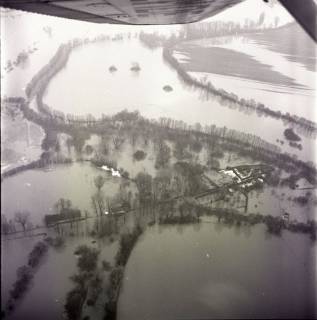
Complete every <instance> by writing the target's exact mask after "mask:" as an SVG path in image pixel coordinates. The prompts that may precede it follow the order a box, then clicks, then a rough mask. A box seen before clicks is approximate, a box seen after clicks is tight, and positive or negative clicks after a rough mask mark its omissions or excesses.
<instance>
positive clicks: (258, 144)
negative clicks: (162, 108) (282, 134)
mask: <svg viewBox="0 0 317 320" xmlns="http://www.w3.org/2000/svg"><path fill="white" fill-rule="evenodd" d="M8 101H9V102H14V101H16V103H18V105H19V106H20V108H21V110H22V111H23V113H24V115H25V116H26V117H27V118H29V119H30V120H31V121H32V119H33V120H34V121H35V122H36V123H37V124H39V125H41V126H43V127H44V128H45V127H50V128H54V129H56V130H59V131H62V132H65V133H68V134H70V135H72V134H74V133H75V132H78V131H79V130H80V131H83V132H86V133H87V132H89V133H90V134H93V133H94V134H99V135H109V134H111V135H113V134H116V133H117V134H118V132H119V131H120V135H121V136H123V135H124V133H126V134H127V135H128V136H130V133H131V132H132V131H133V132H134V134H135V136H138V135H139V136H141V133H142V136H146V139H147V140H148V139H149V138H150V137H152V139H153V141H156V145H158V148H157V149H158V150H159V152H158V153H157V159H156V166H157V168H162V167H163V168H164V167H166V165H167V164H168V162H169V159H170V154H171V150H170V148H169V146H168V145H167V144H166V142H164V139H168V140H172V141H178V145H181V143H179V141H180V138H179V137H180V136H183V137H194V139H192V140H193V141H194V143H195V144H197V148H200V144H202V143H206V142H208V143H209V144H210V147H211V149H214V148H215V147H216V146H218V147H219V148H221V149H222V150H227V151H229V152H235V153H237V154H239V155H240V156H245V157H251V158H252V159H254V160H259V161H261V162H263V163H272V164H273V165H274V166H276V167H279V168H281V169H284V170H286V171H287V172H293V174H298V173H300V174H301V176H303V177H305V178H307V180H308V181H309V182H311V183H312V184H316V183H317V179H316V177H317V172H316V168H315V167H314V165H313V164H311V163H305V162H303V161H301V160H298V159H295V158H293V157H292V156H290V155H288V154H286V153H281V149H280V148H279V147H278V146H276V145H273V144H270V143H268V142H266V141H264V140H263V139H261V138H260V137H258V136H255V135H251V134H247V133H244V132H239V131H236V130H231V129H227V128H226V127H223V128H221V127H216V126H215V125H206V126H204V127H203V126H201V125H200V124H196V125H194V126H191V125H188V124H186V123H185V122H184V121H177V120H174V119H170V118H161V119H159V120H153V119H151V120H148V119H145V118H143V117H142V116H140V114H139V113H138V112H128V111H126V110H125V111H122V112H120V113H119V114H117V115H115V116H113V117H111V118H109V117H108V118H103V119H101V120H100V122H96V123H95V124H94V126H91V127H86V126H80V125H78V124H77V125H76V126H75V125H74V124H66V123H63V124H61V123H57V122H56V121H55V120H53V119H50V120H47V119H43V118H41V117H39V116H38V115H37V114H34V111H33V110H31V109H30V108H28V106H27V104H26V103H25V101H24V100H23V99H22V101H21V99H19V98H11V99H8ZM194 148H195V147H194ZM181 149H182V148H180V150H181ZM181 151H182V150H181ZM211 158H213V159H216V160H217V157H211ZM104 160H105V159H100V161H96V162H99V163H100V164H102V162H103V161H104ZM212 162H215V161H213V160H212ZM38 165H39V163H33V164H31V165H30V168H32V167H36V166H38ZM217 165H218V163H217V162H215V166H217ZM15 170H16V171H19V170H20V169H14V170H13V171H15ZM21 170H24V167H23V168H21ZM6 174H11V172H10V171H8V172H7V173H5V174H4V176H6Z"/></svg>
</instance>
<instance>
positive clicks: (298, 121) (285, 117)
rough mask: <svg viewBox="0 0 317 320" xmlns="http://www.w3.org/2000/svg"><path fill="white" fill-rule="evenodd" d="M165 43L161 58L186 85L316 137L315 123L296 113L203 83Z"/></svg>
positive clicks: (170, 46) (172, 48) (172, 46)
mask: <svg viewBox="0 0 317 320" xmlns="http://www.w3.org/2000/svg"><path fill="white" fill-rule="evenodd" d="M175 44H176V43H174V44H172V45H166V46H164V47H163V59H164V60H165V61H166V62H167V63H168V64H169V65H170V66H171V67H172V68H173V69H174V70H175V71H176V72H177V74H178V75H179V77H180V78H181V79H182V80H183V82H184V83H185V84H186V85H188V86H193V87H196V88H198V89H201V90H204V91H206V92H207V93H209V94H212V95H215V96H218V97H221V98H222V99H224V100H227V101H229V102H231V103H235V104H238V105H239V106H242V107H245V108H247V109H252V110H254V111H255V112H256V113H257V114H258V115H259V116H260V115H262V114H263V115H266V116H269V117H272V118H273V119H277V120H282V121H283V122H284V124H285V125H287V124H292V125H295V126H298V127H299V128H300V129H302V130H303V131H306V132H307V133H308V134H309V136H312V137H313V138H316V136H317V124H316V123H315V122H312V121H310V120H307V119H305V118H303V117H298V116H296V115H290V114H288V113H286V114H284V113H282V112H281V111H274V110H272V109H270V108H268V107H265V105H264V104H262V103H254V102H252V101H251V100H250V101H249V100H246V99H244V98H239V97H238V96H237V95H235V94H233V93H228V92H226V91H225V90H224V89H216V88H215V87H214V86H213V85H212V84H211V83H210V82H207V83H203V82H201V81H199V80H197V79H195V78H194V77H192V76H191V75H189V74H188V72H186V71H185V70H184V69H183V68H182V66H181V65H180V63H179V62H178V61H177V59H176V58H175V57H174V56H173V51H174V45H175Z"/></svg>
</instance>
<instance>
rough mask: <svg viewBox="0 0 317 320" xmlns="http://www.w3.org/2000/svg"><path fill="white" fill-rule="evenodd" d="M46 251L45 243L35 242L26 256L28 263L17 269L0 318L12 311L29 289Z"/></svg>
mask: <svg viewBox="0 0 317 320" xmlns="http://www.w3.org/2000/svg"><path fill="white" fill-rule="evenodd" d="M47 250H48V245H47V244H46V243H45V242H43V241H39V242H37V243H36V244H35V246H34V247H33V249H32V251H31V252H30V253H29V255H28V263H27V264H26V265H24V266H22V267H19V268H18V269H17V273H16V274H17V280H16V281H15V282H14V283H13V286H12V290H11V291H10V296H9V299H8V301H7V303H6V307H5V311H3V312H2V316H5V315H6V314H10V313H11V312H12V311H14V308H15V304H16V303H17V301H18V300H20V299H21V298H22V297H23V296H24V295H25V293H26V291H27V290H28V289H29V287H30V284H31V282H32V279H33V277H34V273H35V271H36V268H37V267H38V265H39V263H40V261H41V259H42V258H43V256H44V255H45V254H46V252H47Z"/></svg>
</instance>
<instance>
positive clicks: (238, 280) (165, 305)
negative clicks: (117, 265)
mask: <svg viewBox="0 0 317 320" xmlns="http://www.w3.org/2000/svg"><path fill="white" fill-rule="evenodd" d="M315 253H316V244H315V245H312V244H311V242H310V240H309V239H308V237H305V236H302V235H294V234H290V233H287V232H285V233H283V236H282V238H281V239H280V238H276V237H268V236H267V235H266V233H265V231H264V228H263V226H257V227H254V228H250V229H249V228H247V229H244V228H228V227H225V226H223V225H221V224H217V223H215V224H214V223H212V222H211V221H206V222H203V223H201V224H199V225H189V226H171V227H167V226H164V227H159V226H153V227H151V228H148V230H147V231H146V232H145V234H144V235H143V236H142V238H141V239H140V240H139V242H138V243H137V245H136V247H135V249H134V251H133V252H132V255H131V257H130V259H129V261H128V264H127V266H126V271H125V276H124V281H123V286H122V288H121V294H120V298H119V304H118V319H119V320H128V319H129V320H136V319H138V320H145V319H156V320H160V319H162V320H163V319H212V318H216V319H219V318H240V319H241V318H249V319H254V318H288V317H291V318H305V317H309V316H310V317H312V316H313V314H314V306H315V302H316V301H315V300H314V299H315V296H314V293H316V292H315V291H314V290H315V285H316V277H315V260H314V259H315Z"/></svg>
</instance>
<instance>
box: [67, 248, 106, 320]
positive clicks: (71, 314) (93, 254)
mask: <svg viewBox="0 0 317 320" xmlns="http://www.w3.org/2000/svg"><path fill="white" fill-rule="evenodd" d="M75 254H76V255H77V256H78V262H77V267H78V273H77V274H75V275H73V276H72V277H71V280H72V281H73V282H74V284H75V288H73V289H72V290H71V291H70V292H68V294H67V296H66V302H65V306H64V307H65V311H66V314H67V317H68V319H69V320H78V319H79V317H80V315H81V313H82V308H83V305H84V302H85V300H86V298H87V293H88V289H89V288H90V287H92V288H93V289H96V290H95V292H94V294H93V296H90V299H89V301H88V300H87V304H89V305H93V304H94V303H95V302H96V300H97V297H98V295H99V293H100V291H101V285H100V282H101V279H100V278H99V276H98V274H97V272H96V270H97V264H98V257H99V254H100V252H99V251H98V250H97V249H95V248H90V247H88V246H86V245H81V246H79V247H78V248H77V249H76V251H75Z"/></svg>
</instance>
